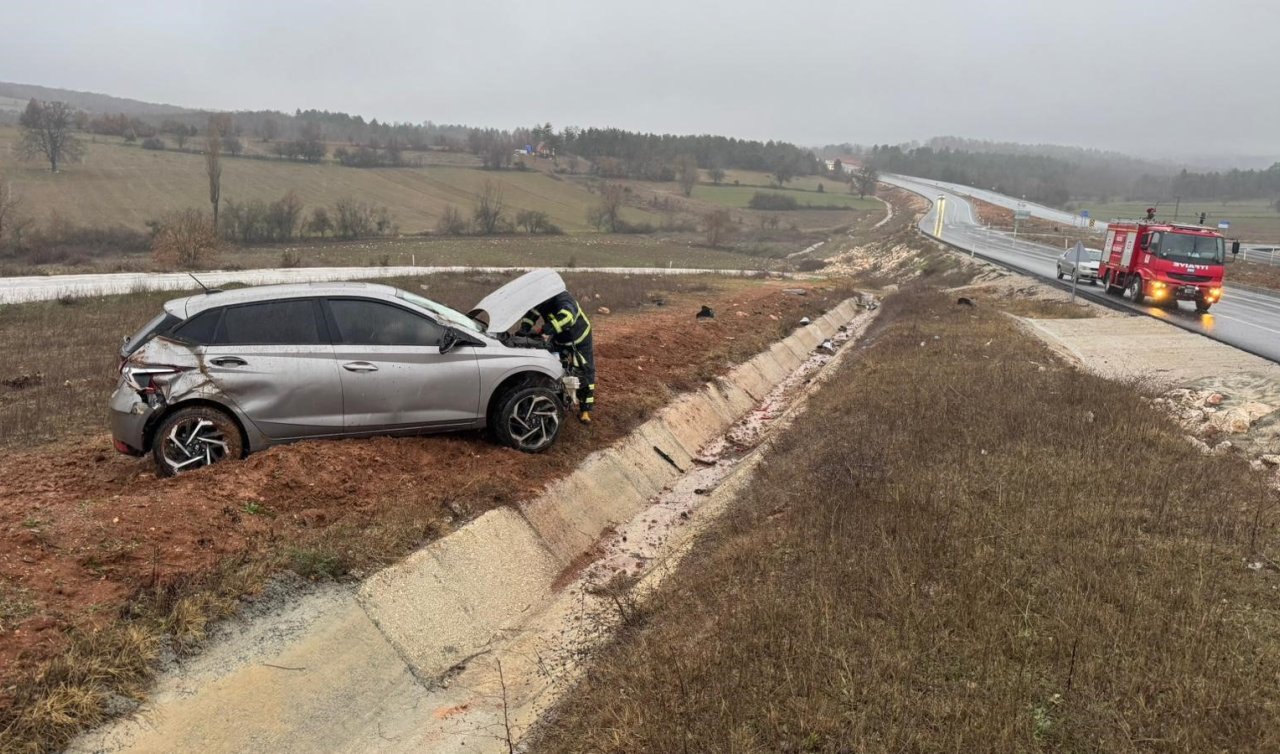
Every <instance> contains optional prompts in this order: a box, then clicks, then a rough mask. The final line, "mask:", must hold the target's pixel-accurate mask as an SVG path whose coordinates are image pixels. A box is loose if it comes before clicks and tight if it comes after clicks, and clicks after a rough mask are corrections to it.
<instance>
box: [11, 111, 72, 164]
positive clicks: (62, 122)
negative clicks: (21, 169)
mask: <svg viewBox="0 0 1280 754" xmlns="http://www.w3.org/2000/svg"><path fill="white" fill-rule="evenodd" d="M75 116H76V114H75V112H74V111H73V110H72V109H71V106H70V105H68V104H67V103H65V102H40V101H38V100H35V99H33V100H31V101H30V102H28V103H27V109H26V110H24V111H23V113H22V117H21V118H19V119H18V125H20V126H22V151H23V153H24V154H25V155H26V156H27V157H28V158H33V157H39V156H43V157H44V158H45V159H46V160H48V161H49V169H50V170H51V171H52V172H54V173H56V172H58V165H59V163H63V162H75V161H76V160H78V159H80V158H81V157H82V156H83V155H84V144H82V143H81V142H80V140H79V139H77V138H76V136H75V134H74V133H72V128H74V126H75Z"/></svg>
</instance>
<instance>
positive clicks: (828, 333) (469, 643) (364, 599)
mask: <svg viewBox="0 0 1280 754" xmlns="http://www.w3.org/2000/svg"><path fill="white" fill-rule="evenodd" d="M869 317H870V314H869V313H867V312H863V313H859V309H858V307H857V306H856V304H855V302H854V301H852V300H850V301H846V302H844V303H842V304H840V305H839V306H836V307H835V308H833V309H832V310H830V311H829V312H827V313H826V314H823V315H821V316H819V317H817V318H816V319H815V320H814V321H813V323H812V324H810V325H807V326H805V327H801V328H799V329H796V330H795V331H794V332H793V333H792V334H791V335H789V336H787V337H786V338H784V339H783V340H781V341H780V342H777V343H775V344H774V345H773V346H772V347H771V348H769V349H768V350H766V351H764V352H762V353H759V354H758V355H757V356H756V357H754V358H752V359H751V360H749V361H747V362H745V363H743V364H741V365H739V366H738V367H735V368H734V369H732V370H730V371H729V372H728V373H727V374H725V375H724V376H723V377H720V378H717V379H714V380H712V381H711V382H710V383H708V384H706V385H704V386H703V387H701V388H700V389H698V390H696V391H693V392H690V393H687V394H685V395H682V396H680V397H678V398H677V399H676V400H675V401H674V402H673V403H672V404H670V405H669V406H667V407H665V408H663V409H662V410H661V411H659V412H657V414H656V415H654V416H653V417H652V418H651V419H649V420H648V421H646V422H644V423H643V424H640V425H639V426H638V427H636V428H635V429H634V430H633V431H632V432H631V433H630V434H628V435H627V436H626V437H624V438H622V439H620V440H619V441H618V442H615V443H613V444H612V445H611V446H610V447H608V448H606V449H603V450H601V451H599V452H596V453H593V454H592V455H591V456H590V457H588V458H587V459H586V460H585V462H584V463H582V464H581V465H580V466H579V467H578V468H577V469H576V470H575V471H574V472H573V473H571V474H569V475H568V476H565V477H563V478H561V479H559V480H557V481H553V482H552V483H551V484H550V485H548V486H547V487H546V488H545V489H543V490H542V491H541V493H540V494H537V495H533V496H531V497H530V498H528V499H527V500H525V501H522V502H520V503H519V504H518V505H515V506H511V507H501V508H497V509H494V510H490V511H488V512H486V513H483V514H482V515H479V516H478V517H476V518H475V519H473V520H471V521H469V522H468V523H466V524H465V525H463V526H461V527H460V528H458V529H457V530H455V531H454V532H452V533H451V534H449V535H447V536H444V537H442V538H440V539H439V540H437V541H435V542H434V543H432V544H430V545H428V546H426V547H425V548H423V549H421V550H419V551H417V552H415V553H413V554H411V555H410V556H409V557H408V558H406V559H405V560H403V561H401V562H399V563H397V564H395V565H392V566H389V567H388V568H385V569H383V570H381V571H379V572H378V573H376V574H374V575H373V576H372V577H370V578H369V579H367V580H366V581H365V582H364V583H363V584H361V585H360V586H359V588H358V589H357V590H355V591H354V592H351V591H345V592H344V591H334V590H325V591H323V592H322V593H321V594H319V595H317V596H316V597H315V598H311V599H304V600H302V601H300V602H298V603H294V604H290V605H288V606H286V607H285V609H284V610H283V611H282V612H281V614H279V615H269V616H266V617H264V618H263V619H262V620H260V621H253V622H249V623H247V624H245V623H242V624H239V625H238V627H237V628H236V630H235V634H233V635H231V636H230V637H228V641H226V642H220V643H219V644H218V645H217V646H214V647H212V648H211V649H210V651H209V652H207V653H205V654H204V655H202V656H201V657H199V658H197V659H196V660H195V661H194V663H192V665H193V667H192V669H191V670H190V671H186V672H183V671H180V672H178V673H175V674H173V675H171V676H169V677H167V678H166V679H165V680H164V681H162V682H161V684H160V686H159V688H158V690H157V692H156V694H155V697H154V703H153V704H152V705H149V706H148V707H147V708H145V709H144V710H143V711H141V712H140V713H139V714H138V715H137V716H135V717H134V718H133V719H131V720H126V721H122V722H121V723H119V724H117V725H114V726H110V727H108V728H106V729H103V730H100V731H98V732H96V733H95V734H93V735H91V736H89V737H87V738H85V739H83V740H81V741H80V742H79V743H77V744H76V745H75V746H74V747H73V750H74V751H102V750H110V751H164V750H166V747H168V748H169V749H173V748H177V749H187V748H194V747H199V748H201V749H202V750H205V751H228V752H230V751H244V750H252V749H261V750H272V751H299V752H301V751H314V750H317V749H320V748H326V749H329V750H344V751H367V750H404V751H423V750H433V751H455V750H456V749H455V748H450V746H451V744H449V743H448V742H449V741H455V740H457V739H456V736H457V735H459V733H458V731H446V730H443V729H441V728H439V726H438V725H436V723H438V722H439V721H441V720H445V719H446V718H455V717H457V716H459V715H461V714H462V713H463V712H464V711H466V710H468V709H475V710H476V711H477V712H479V713H481V714H483V715H484V716H485V720H486V721H487V722H486V723H485V725H486V726H487V724H488V723H492V722H493V715H494V710H495V709H501V710H504V711H505V710H506V709H507V708H508V701H509V700H511V703H512V704H514V703H515V702H514V700H513V697H512V696H511V695H509V694H508V693H507V692H506V691H505V690H504V692H503V695H502V697H501V702H502V705H501V706H500V707H495V706H494V705H493V698H494V697H493V695H492V694H489V693H488V692H485V693H480V692H479V691H477V689H480V688H488V687H489V686H491V685H493V684H495V683H501V684H502V685H503V687H504V689H505V687H506V684H508V683H511V684H515V683H517V682H520V683H523V684H530V683H533V682H535V681H539V682H541V683H542V684H543V686H546V685H547V683H548V682H547V681H546V679H545V675H546V674H545V673H544V672H542V669H543V668H545V665H539V664H537V663H533V664H530V662H531V660H530V657H531V656H532V655H534V654H537V652H536V648H537V647H539V646H542V642H544V641H545V639H543V638H539V639H538V640H537V641H536V642H534V643H533V644H532V646H533V647H534V648H535V650H534V651H521V652H519V653H517V655H507V657H508V659H509V660H511V662H508V663H507V665H506V671H505V673H506V675H504V671H503V669H502V668H503V666H502V665H499V666H498V670H497V674H496V675H494V674H493V673H491V672H489V671H488V670H487V669H484V668H482V669H480V670H479V671H470V670H469V668H470V666H472V665H473V664H475V663H476V662H477V661H478V660H480V659H482V658H485V657H487V656H489V655H493V654H495V653H497V652H499V651H501V650H502V648H503V646H504V645H505V644H506V643H507V642H508V641H510V640H511V639H512V637H513V636H514V637H519V636H520V635H521V634H522V632H523V631H524V628H523V627H524V626H525V625H526V624H527V623H528V622H529V621H530V620H532V619H535V618H536V617H537V616H539V615H542V614H543V613H545V612H546V610H547V603H548V602H553V601H554V600H555V599H556V595H557V593H559V591H560V590H561V589H562V588H563V582H564V581H566V580H573V579H574V578H575V577H576V574H577V572H578V571H579V570H581V568H582V567H584V565H585V564H587V563H589V562H590V561H591V560H593V559H595V557H597V556H598V555H599V554H601V553H602V552H603V551H602V550H599V549H598V546H599V543H600V542H601V538H602V537H604V536H606V535H607V534H608V533H609V532H611V531H613V530H614V529H615V528H618V527H623V526H625V525H627V524H628V523H629V522H632V520H633V519H634V518H635V517H636V516H637V515H638V514H641V513H643V512H645V511H646V510H647V509H648V507H649V506H651V505H652V504H653V503H654V500H655V497H660V496H661V495H662V494H663V493H664V491H666V490H668V489H669V488H671V487H672V486H673V485H675V484H676V483H677V482H678V481H679V480H681V479H682V478H683V477H684V476H685V474H686V472H689V471H691V470H693V469H696V468H698V467H699V466H700V465H701V464H705V463H708V460H707V456H706V455H705V451H706V448H707V446H708V444H709V443H710V442H711V441H713V440H715V439H716V438H717V437H718V436H720V435H722V434H723V433H724V432H725V431H726V430H727V429H728V428H729V427H730V426H731V425H733V424H734V422H735V421H736V420H738V419H739V418H740V417H742V416H743V415H745V414H747V413H748V412H749V411H752V409H753V408H754V409H756V410H757V411H763V412H768V411H770V410H773V409H772V408H771V404H770V402H769V400H770V398H771V396H772V395H773V394H774V391H775V389H777V388H778V386H779V385H785V384H790V387H789V388H787V389H788V390H789V391H790V392H792V393H794V394H799V393H800V392H802V391H801V389H800V388H801V386H802V384H803V383H802V382H793V383H787V382H786V381H787V380H788V379H791V378H792V377H793V375H795V374H796V373H797V372H802V371H803V370H805V369H806V368H812V367H814V366H818V367H820V366H821V364H822V363H823V360H824V359H827V358H830V357H829V353H830V352H832V351H834V348H835V344H834V343H827V342H826V341H827V340H828V339H831V340H839V339H840V338H842V337H844V336H845V335H846V334H847V333H842V331H841V330H842V328H846V327H847V328H849V329H850V330H852V328H854V327H855V321H856V322H861V323H862V324H861V325H857V326H858V327H861V326H865V323H866V321H867V320H868V318H869ZM808 376H809V375H808V373H805V374H803V375H802V377H805V379H806V380H807V379H808ZM710 463H712V464H716V463H718V462H717V461H714V460H713V461H710ZM687 494H689V495H690V496H691V497H696V496H697V494H698V493H694V492H692V491H689V492H688V493H687ZM677 518H678V517H677ZM677 528H678V527H677ZM574 594H576V595H578V596H579V597H581V596H582V595H583V594H585V593H584V592H575V593H574ZM317 601H319V602H318V603H317ZM562 602H563V601H562ZM576 602H577V600H576V599H575V600H569V601H568V602H564V603H563V604H560V609H561V610H562V611H563V610H564V608H565V605H567V604H570V603H573V604H576ZM572 627H573V626H572V624H568V623H566V624H563V628H565V629H566V630H567V629H569V628H572ZM552 633H554V632H552ZM540 636H541V635H540ZM540 656H541V657H544V658H545V656H546V655H545V654H543V655H540ZM521 661H523V664H521ZM468 672H472V673H473V674H472V675H467V673H468ZM476 672H478V674H479V675H478V677H477V676H476V675H475V673H476ZM537 691H538V690H537V689H534V692H537ZM531 693H533V692H531ZM540 693H541V692H538V693H533V696H532V697H529V698H526V699H524V700H522V703H524V702H528V703H532V702H533V701H536V697H537V696H539V695H540ZM436 713H440V714H439V715H436ZM504 714H505V713H504ZM157 720H158V721H159V722H156V721H157ZM232 721H234V722H232ZM504 722H506V720H505V719H504ZM485 730H488V728H487V727H486V728H485ZM461 735H464V736H466V735H469V736H471V739H468V740H470V741H471V742H472V743H471V745H470V746H469V748H468V750H474V749H475V745H476V744H475V739H476V738H477V736H478V737H479V738H481V739H484V740H489V741H490V743H492V740H493V738H492V734H491V732H490V733H485V732H483V731H480V732H478V731H476V730H470V731H465V730H464V731H462V732H461ZM442 736H443V737H444V738H441V737H442ZM449 736H455V738H449ZM442 741H443V742H444V743H441V742H442ZM388 742H391V743H388ZM431 747H436V748H431Z"/></svg>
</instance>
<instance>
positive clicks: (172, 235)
mask: <svg viewBox="0 0 1280 754" xmlns="http://www.w3.org/2000/svg"><path fill="white" fill-rule="evenodd" d="M221 246H222V242H221V240H220V239H219V238H218V234H217V233H216V232H214V230H213V226H211V225H210V223H209V218H207V217H205V215H204V213H203V212H201V211H200V210H198V209H188V210H183V211H181V212H175V213H173V214H170V215H168V216H167V217H165V218H164V219H163V220H161V221H160V223H159V224H158V226H157V229H156V234H155V238H154V239H152V241H151V253H152V255H153V256H154V257H155V260H156V261H157V262H158V263H160V264H161V265H164V266H166V267H177V268H179V269H184V270H190V269H198V268H201V267H208V266H209V265H210V264H212V263H213V261H214V260H215V259H216V258H217V256H218V251H219V249H220V248H221Z"/></svg>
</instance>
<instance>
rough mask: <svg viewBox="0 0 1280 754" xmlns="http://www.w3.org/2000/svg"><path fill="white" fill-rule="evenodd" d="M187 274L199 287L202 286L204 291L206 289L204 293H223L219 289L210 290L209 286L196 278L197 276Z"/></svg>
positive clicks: (192, 273) (190, 273) (191, 273)
mask: <svg viewBox="0 0 1280 754" xmlns="http://www.w3.org/2000/svg"><path fill="white" fill-rule="evenodd" d="M187 274H188V275H190V276H191V279H192V280H194V281H196V285H198V286H200V287H201V288H203V289H204V292H205V293H222V291H221V290H219V289H217V288H210V287H209V286H207V285H205V284H204V283H202V282H200V278H198V277H196V274H195V273H194V272H188V273H187Z"/></svg>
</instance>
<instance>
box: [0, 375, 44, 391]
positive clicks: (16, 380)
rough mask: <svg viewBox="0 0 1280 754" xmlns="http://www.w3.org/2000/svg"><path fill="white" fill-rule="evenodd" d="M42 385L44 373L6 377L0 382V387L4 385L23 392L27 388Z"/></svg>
mask: <svg viewBox="0 0 1280 754" xmlns="http://www.w3.org/2000/svg"><path fill="white" fill-rule="evenodd" d="M43 383H44V372H36V373H34V374H25V373H24V374H19V375H17V376H15V377H6V378H4V379H3V380H0V385H4V386H5V387H8V388H13V389H14V390H23V389H25V388H29V387H35V386H36V385H41V384H43Z"/></svg>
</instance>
